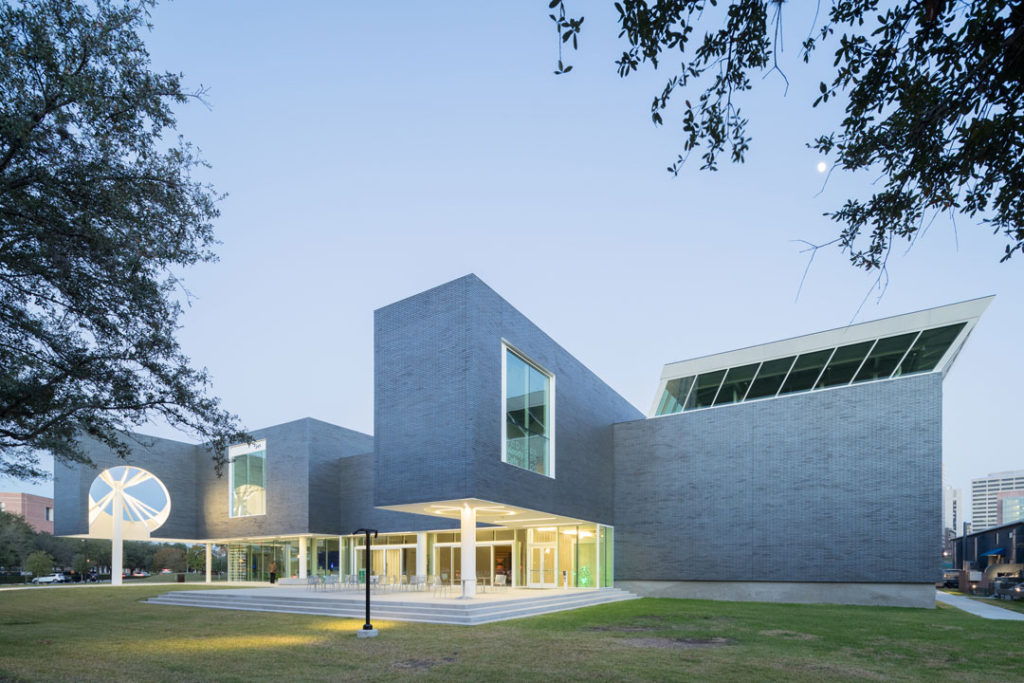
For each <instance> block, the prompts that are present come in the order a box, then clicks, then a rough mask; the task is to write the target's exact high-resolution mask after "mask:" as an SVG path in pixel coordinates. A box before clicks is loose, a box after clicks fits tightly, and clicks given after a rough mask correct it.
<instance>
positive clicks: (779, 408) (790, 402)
mask: <svg viewBox="0 0 1024 683" xmlns="http://www.w3.org/2000/svg"><path fill="white" fill-rule="evenodd" d="M614 429H615V467H616V489H615V523H616V529H615V532H616V533H615V562H616V571H615V573H616V579H617V580H637V581H639V580H655V581H657V580H672V581H695V580H697V581H699V580H707V581H712V580H718V581H804V582H808V581H836V582H886V583H904V582H905V583H927V582H931V581H933V580H934V579H935V577H936V573H937V571H938V567H939V559H940V558H939V552H940V548H939V544H938V543H937V542H936V532H935V530H936V529H939V528H940V524H941V520H940V514H941V477H942V472H941V463H942V378H941V376H939V375H934V374H933V375H922V376H918V377H908V378H902V379H898V380H891V381H885V382H877V383H870V384H863V385H855V386H851V387H844V388H840V389H830V390H825V391H817V392H813V393H805V394H795V395H792V396H785V397H780V398H776V399H770V400H766V401H758V402H751V403H741V404H737V405H731V406H723V407H721V408H712V409H709V410H702V411H694V412H692V413H680V414H677V415H671V416H666V417H659V418H656V419H651V420H640V421H636V422H628V423H623V424H617V425H615V428H614Z"/></svg>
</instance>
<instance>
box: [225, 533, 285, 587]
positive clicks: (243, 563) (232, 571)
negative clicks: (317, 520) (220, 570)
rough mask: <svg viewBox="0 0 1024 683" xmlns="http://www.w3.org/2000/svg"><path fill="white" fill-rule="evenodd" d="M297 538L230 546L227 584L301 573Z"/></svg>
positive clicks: (232, 544)
mask: <svg viewBox="0 0 1024 683" xmlns="http://www.w3.org/2000/svg"><path fill="white" fill-rule="evenodd" d="M298 558H299V541H298V539H283V540H279V539H267V540H261V541H253V542H251V543H229V544H228V581H270V572H271V570H272V569H273V570H276V572H277V576H278V578H287V577H291V576H296V575H297V574H298V566H299V565H298V562H299V559H298Z"/></svg>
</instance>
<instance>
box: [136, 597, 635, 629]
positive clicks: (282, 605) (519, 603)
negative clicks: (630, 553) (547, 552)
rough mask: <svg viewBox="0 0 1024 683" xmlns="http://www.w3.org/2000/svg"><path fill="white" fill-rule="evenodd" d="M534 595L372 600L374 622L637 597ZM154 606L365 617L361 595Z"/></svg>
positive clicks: (503, 615) (481, 618)
mask: <svg viewBox="0 0 1024 683" xmlns="http://www.w3.org/2000/svg"><path fill="white" fill-rule="evenodd" d="M537 593H538V594H537V595H536V596H528V597H523V596H521V595H520V596H517V597H515V598H509V599H505V600H495V599H493V597H492V598H491V599H489V600H486V601H485V600H466V601H456V600H455V599H453V598H437V599H431V600H402V599H400V598H396V596H389V599H379V600H373V599H372V598H371V601H372V602H371V610H372V616H373V617H374V618H378V619H382V620H394V621H418V622H428V623H445V624H463V625H474V624H485V623H490V622H493V621H502V620H505V619H519V618H523V617H530V616H535V615H538V614H548V613H551V612H559V611H563V610H570V609H578V608H580V607H589V606H591V605H600V604H605V603H608V602H616V601H619V600H630V599H634V598H636V597H637V596H635V595H633V594H632V593H628V592H626V591H623V590H619V589H616V588H602V589H594V590H583V591H579V592H573V593H555V592H552V593H547V592H544V591H537ZM148 602H149V603H151V604H155V605H175V606H180V607H205V608H209V609H232V610H243V611H259V612H283V613H289V614H317V615H323V616H336V617H355V618H359V617H362V616H363V615H364V614H365V608H366V603H365V598H364V597H363V595H362V594H357V593H346V594H330V593H328V594H323V595H320V596H316V597H314V596H312V595H310V596H305V595H301V594H300V595H296V594H291V595H281V594H277V595H275V594H274V593H273V592H272V591H251V590H243V591H232V590H230V589H229V590H204V591H172V592H168V593H164V594H163V595H159V596H157V597H154V598H151V599H150V600H149V601H148Z"/></svg>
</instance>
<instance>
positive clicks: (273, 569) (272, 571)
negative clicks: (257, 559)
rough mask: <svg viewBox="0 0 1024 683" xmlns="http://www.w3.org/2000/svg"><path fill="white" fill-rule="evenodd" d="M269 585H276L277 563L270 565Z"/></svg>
mask: <svg viewBox="0 0 1024 683" xmlns="http://www.w3.org/2000/svg"><path fill="white" fill-rule="evenodd" d="M270 583H277V562H271V563H270Z"/></svg>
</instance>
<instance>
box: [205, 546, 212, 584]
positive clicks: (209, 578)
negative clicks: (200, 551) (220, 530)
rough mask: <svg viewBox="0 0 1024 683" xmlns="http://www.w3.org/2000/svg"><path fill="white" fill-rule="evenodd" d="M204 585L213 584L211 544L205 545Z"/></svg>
mask: <svg viewBox="0 0 1024 683" xmlns="http://www.w3.org/2000/svg"><path fill="white" fill-rule="evenodd" d="M206 583H213V544H212V543H207V544H206Z"/></svg>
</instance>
